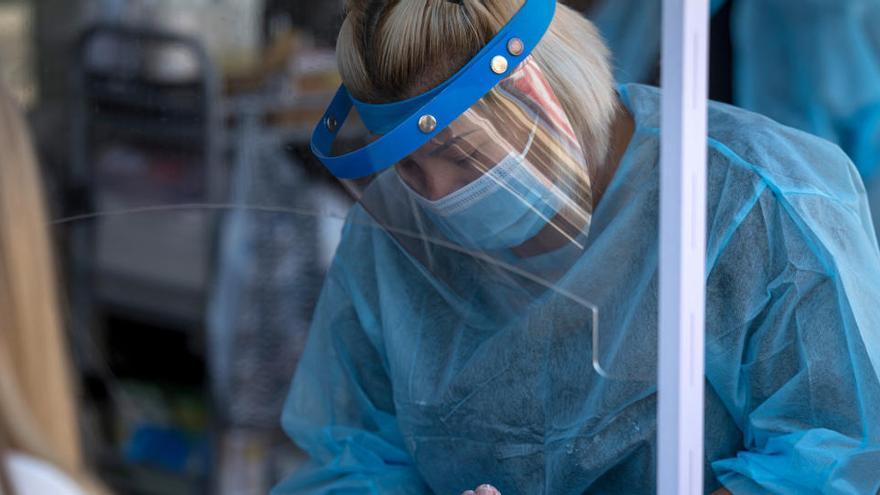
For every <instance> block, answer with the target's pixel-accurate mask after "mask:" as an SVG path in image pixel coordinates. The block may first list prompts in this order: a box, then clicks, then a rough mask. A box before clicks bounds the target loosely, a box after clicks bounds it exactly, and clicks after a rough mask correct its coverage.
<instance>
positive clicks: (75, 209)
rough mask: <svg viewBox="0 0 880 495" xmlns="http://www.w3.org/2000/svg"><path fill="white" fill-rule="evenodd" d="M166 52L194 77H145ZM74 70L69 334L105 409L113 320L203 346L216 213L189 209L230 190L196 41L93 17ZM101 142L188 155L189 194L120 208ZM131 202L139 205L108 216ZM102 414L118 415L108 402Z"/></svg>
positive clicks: (215, 85) (68, 182)
mask: <svg viewBox="0 0 880 495" xmlns="http://www.w3.org/2000/svg"><path fill="white" fill-rule="evenodd" d="M102 43H103V44H104V47H105V48H106V47H107V46H112V47H114V50H113V51H112V56H111V57H107V56H106V55H107V54H106V53H105V54H104V55H105V56H104V57H103V58H101V59H100V62H101V63H100V66H96V65H95V63H94V57H91V58H90V54H93V53H94V51H95V50H96V49H97V48H96V46H99V45H100V44H102ZM162 50H173V51H175V52H176V53H175V55H177V56H180V55H181V54H183V55H184V56H185V57H186V58H187V60H189V61H191V62H194V64H192V65H191V68H192V69H193V70H192V74H191V77H186V78H185V79H178V80H171V79H169V78H164V79H163V78H161V77H158V78H157V77H155V76H156V75H155V74H151V73H150V64H151V63H152V64H153V68H155V59H153V60H152V61H151V57H155V56H156V54H157V53H161V51H162ZM72 65H73V69H72V76H71V89H72V95H71V97H72V98H71V99H72V102H73V105H72V112H71V119H72V120H71V134H70V136H69V139H70V149H71V159H70V165H69V167H68V169H67V170H65V171H64V174H63V176H62V177H61V182H62V184H63V188H64V192H65V198H66V200H65V202H64V203H65V205H67V208H68V210H67V211H65V212H64V216H65V217H76V216H77V215H82V218H83V219H82V220H78V221H74V222H71V223H70V224H69V226H68V227H67V230H66V232H65V233H64V234H65V235H64V237H65V239H66V246H65V248H66V249H65V255H66V256H65V266H66V268H67V270H66V280H67V281H68V284H67V285H68V293H69V296H68V297H69V303H70V308H71V316H70V319H71V332H72V336H71V341H72V342H73V344H74V349H73V350H74V355H75V361H76V363H77V365H78V366H79V367H80V369H81V373H82V374H83V375H84V376H85V377H86V382H87V383H91V385H90V386H88V387H87V388H94V387H95V384H97V387H98V388H102V387H103V388H105V389H107V390H109V391H110V392H109V395H110V396H111V404H110V405H109V406H106V407H109V408H112V407H113V405H112V396H113V388H114V384H113V383H112V382H113V380H114V379H115V378H112V375H113V372H111V371H110V369H109V368H110V367H109V366H108V363H109V362H111V360H112V358H113V352H114V350H113V349H107V348H105V346H106V345H107V344H106V340H107V339H105V338H102V337H103V336H102V333H103V332H104V331H105V330H106V329H104V328H102V327H103V326H104V323H106V317H107V316H108V315H115V316H124V317H125V318H129V319H131V320H132V321H134V322H137V323H138V324H143V325H146V326H148V327H150V326H152V327H156V328H168V329H175V330H180V331H182V332H184V333H186V334H187V338H188V339H190V341H192V342H195V343H197V344H199V345H202V346H203V344H204V339H205V337H204V314H205V306H206V302H207V301H206V298H207V294H208V288H209V286H210V283H211V280H210V275H209V273H210V267H211V265H212V263H213V250H214V247H213V246H214V244H215V243H214V241H215V238H216V230H217V227H216V225H217V219H216V214H215V213H213V212H207V211H196V210H193V209H190V208H187V207H186V204H191V203H218V202H220V201H222V199H223V197H224V196H225V192H224V184H223V177H224V176H225V175H224V174H225V169H224V166H223V164H222V161H221V160H222V153H223V152H222V147H221V135H222V132H221V131H222V129H221V125H222V122H221V117H220V110H219V108H220V106H221V103H220V102H221V94H220V92H221V89H220V79H219V76H218V75H217V73H216V70H215V69H214V66H213V64H212V63H211V61H210V59H209V58H208V55H207V53H206V51H205V49H204V48H203V47H202V45H201V44H200V43H199V42H198V41H197V40H195V39H193V38H190V37H186V36H181V35H177V34H171V33H167V32H163V31H159V30H156V29H152V28H143V27H132V26H125V25H110V24H99V25H95V26H92V27H91V28H89V29H87V30H86V31H84V32H83V34H82V35H81V36H80V38H79V41H78V43H77V44H76V47H75V52H74V54H73V64H72ZM107 143H126V144H128V145H130V146H132V145H133V146H139V147H142V148H144V149H152V150H170V151H171V152H173V153H178V154H180V155H181V156H186V157H187V159H186V170H187V172H186V175H185V178H184V182H186V181H188V182H187V184H185V185H184V186H183V187H182V189H183V190H186V191H187V192H186V193H185V194H183V195H182V197H181V198H180V199H175V198H170V197H168V196H160V198H161V199H159V200H157V201H156V203H158V204H149V201H148V200H145V201H147V202H146V203H144V204H127V201H128V199H129V198H128V197H127V196H126V193H125V192H124V191H123V192H119V191H116V192H114V191H113V190H112V186H108V184H107V183H106V182H105V181H102V180H101V179H102V175H101V174H102V171H101V170H100V169H99V167H98V166H97V161H98V154H99V152H100V151H101V149H100V148H101V146H103V145H106V144H107ZM175 205H177V206H178V207H179V209H176V210H175V209H174V206H175ZM152 206H160V207H163V206H165V207H168V206H170V207H171V208H170V211H168V212H165V213H162V212H159V211H155V209H154V210H153V211H144V209H145V207H146V209H147V210H149V207H152ZM126 209H132V210H138V209H140V211H139V212H132V213H126V214H120V215H116V214H114V212H119V211H125V210H126ZM104 213H109V215H103V214H104ZM180 221H182V222H183V223H178V224H176V223H175V222H180ZM117 331H118V330H117ZM96 342H102V344H96ZM202 352H204V350H202ZM167 365H168V363H166V366H167ZM206 388H207V387H206ZM206 394H207V390H206ZM102 414H103V415H105V416H106V415H108V414H114V412H113V411H112V410H106V409H105V410H103V411H102V412H101V413H99V416H100V415H102ZM102 422H104V427H103V430H104V433H105V434H107V435H108V436H110V435H112V434H111V432H109V431H107V430H108V427H107V424H110V423H112V421H110V420H108V419H107V418H103V419H102ZM89 443H91V444H92V445H90V446H91V447H92V449H96V448H99V445H100V442H94V441H92V442H87V445H88V444H89ZM91 454H94V458H96V459H99V463H100V464H101V465H102V466H103V467H104V468H105V470H106V471H108V472H109V473H110V476H111V477H110V479H111V481H113V480H114V479H115V480H116V481H115V482H114V483H116V482H118V483H121V484H123V485H124V486H118V487H116V488H117V489H121V490H122V491H124V492H125V493H141V491H139V490H138V488H137V487H136V486H133V485H131V483H132V482H131V481H128V482H127V480H133V479H137V478H138V476H140V475H142V474H143V473H140V474H139V472H137V469H135V471H131V469H133V468H131V467H129V466H126V465H124V463H123V462H122V459H121V458H120V456H119V454H118V453H116V452H113V451H112V449H102V451H98V452H92V453H91ZM209 464H210V462H209ZM206 470H209V468H207V467H206ZM114 473H115V474H116V475H117V476H113V474H114ZM209 477H210V476H209V473H204V475H200V476H197V479H189V480H186V482H185V483H184V485H180V481H181V480H177V481H176V482H177V483H178V488H177V489H175V490H174V491H175V492H179V491H178V490H179V488H180V486H190V487H192V492H193V493H204V492H207V491H208V489H209V488H208V485H209V481H208V480H209ZM169 483H170V484H172V485H173V484H174V480H169ZM169 486H170V485H169Z"/></svg>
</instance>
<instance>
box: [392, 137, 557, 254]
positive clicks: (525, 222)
mask: <svg viewBox="0 0 880 495" xmlns="http://www.w3.org/2000/svg"><path fill="white" fill-rule="evenodd" d="M536 173H537V172H535V171H534V169H533V168H532V167H531V166H530V165H529V164H528V163H527V161H526V159H525V156H524V154H519V153H511V154H509V155H508V156H507V158H505V159H504V160H503V161H501V162H500V163H498V164H497V165H496V166H495V167H493V168H492V169H491V170H489V171H488V172H486V173H485V174H484V175H483V176H481V177H480V178H479V179H477V180H475V181H474V182H471V183H470V184H468V185H466V186H465V187H463V188H461V189H459V190H457V191H455V192H453V193H451V194H449V195H448V196H445V197H443V198H441V199H438V200H436V201H431V200H429V199H427V198H425V197H424V196H422V195H420V194H419V193H417V192H415V191H414V190H412V189H410V188H409V186H407V185H406V183H405V181H404V180H402V179H401V182H402V183H404V186H405V187H406V188H407V189H408V190H409V191H410V193H411V194H412V195H413V197H414V198H415V199H416V201H417V202H418V203H419V204H420V205H421V206H422V209H423V210H424V212H425V214H426V216H427V217H428V218H429V219H430V220H431V221H432V222H433V223H434V224H435V225H436V226H437V228H438V229H439V230H440V232H442V233H443V234H444V235H445V236H446V237H447V238H448V239H449V240H450V241H452V242H455V243H457V244H460V245H461V246H463V247H466V248H470V249H481V250H499V249H508V248H512V247H516V246H519V245H520V244H522V243H524V242H525V241H527V240H529V239H531V238H532V237H535V236H536V235H537V234H538V232H540V231H541V229H543V228H544V227H546V226H547V224H548V223H549V222H550V221H551V220H552V219H553V217H554V216H555V215H556V214H557V212H558V211H559V208H560V205H561V204H562V202H563V201H562V194H561V193H560V191H558V190H556V188H554V187H553V186H551V185H548V184H546V183H545V182H544V181H542V180H541V179H540V178H538V177H537V176H536V175H535V174H536Z"/></svg>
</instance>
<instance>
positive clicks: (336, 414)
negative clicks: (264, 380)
mask: <svg viewBox="0 0 880 495" xmlns="http://www.w3.org/2000/svg"><path fill="white" fill-rule="evenodd" d="M621 97H622V100H623V101H624V103H625V104H626V106H627V107H628V108H629V109H630V111H631V112H632V113H633V115H634V117H635V120H636V123H637V126H638V127H637V131H636V134H635V135H634V136H633V139H632V141H631V143H630V144H629V147H628V149H627V151H626V154H625V156H624V158H623V160H622V163H621V164H620V167H619V170H618V171H617V173H616V175H615V176H614V178H613V180H612V182H611V184H610V185H609V187H608V189H607V191H606V192H605V194H604V196H603V198H602V200H601V202H600V203H599V204H598V206H597V208H596V210H595V211H594V216H593V222H592V227H591V229H590V231H589V234H588V236H587V238H586V240H585V242H586V249H585V250H584V252H583V253H582V255H581V256H580V257H579V259H578V260H577V261H576V262H575V263H574V264H573V266H571V268H570V269H569V270H568V271H567V273H565V274H564V275H562V276H561V277H560V278H559V280H558V281H557V282H556V283H555V284H554V286H553V290H551V291H549V292H548V293H547V294H545V296H543V297H542V298H540V299H535V300H534V301H532V303H531V304H530V305H529V306H528V307H526V308H523V309H522V311H524V312H525V315H526V316H525V317H524V318H521V319H497V318H496V317H495V315H494V314H493V310H492V309H493V305H492V303H491V301H490V299H487V298H485V297H483V296H485V294H484V293H483V292H481V285H484V284H487V283H488V282H487V281H486V280H485V279H481V278H479V277H475V276H474V270H476V269H478V266H479V265H478V263H477V262H476V261H475V260H468V259H467V258H466V256H464V255H463V254H461V253H458V254H456V252H447V253H446V256H448V258H447V259H444V256H443V253H444V252H443V251H437V252H435V254H436V255H437V258H435V259H434V261H435V262H436V263H438V264H443V263H447V264H449V266H455V267H458V269H457V271H455V272H454V273H456V274H457V275H458V281H460V282H463V283H464V284H466V285H469V286H471V290H472V293H471V294H472V297H471V298H470V299H466V294H465V293H463V292H459V293H457V294H456V297H458V298H459V299H457V301H458V303H460V304H463V305H465V306H466V307H469V308H470V309H471V312H472V313H473V314H474V315H475V317H476V318H475V319H474V320H473V321H472V322H471V324H469V325H467V326H462V327H456V326H454V325H450V318H453V323H454V318H457V317H458V315H460V311H461V308H458V309H457V310H456V311H450V305H451V304H452V301H453V299H451V298H450V299H447V298H444V297H438V295H439V294H440V293H441V292H442V291H443V288H442V285H443V284H437V283H435V281H434V280H432V278H431V277H430V276H428V274H430V272H427V271H426V270H424V266H423V263H422V262H421V261H418V260H416V259H414V258H413V257H412V256H411V255H410V254H409V252H408V251H407V250H404V249H401V247H400V245H399V244H398V243H397V242H396V241H395V240H394V239H393V238H392V237H391V236H390V235H388V232H387V231H385V230H383V229H380V228H376V227H375V226H372V225H371V223H370V222H369V219H368V218H366V217H367V215H366V213H365V212H364V210H363V209H362V208H360V207H355V208H354V209H353V210H352V212H351V214H350V218H349V221H348V224H347V227H346V229H345V231H344V237H343V241H342V244H341V245H340V248H339V250H338V252H337V255H336V259H335V261H334V263H333V266H332V268H331V272H330V274H329V276H328V278H327V280H326V282H325V286H324V289H323V294H322V296H321V299H320V302H319V304H318V309H317V312H316V315H315V319H314V322H313V326H312V330H311V334H310V336H309V341H308V343H307V347H306V351H305V355H304V356H303V358H302V361H301V363H300V366H299V369H298V371H297V374H296V378H295V380H294V383H293V385H292V388H291V392H290V395H289V397H288V400H287V403H286V407H285V411H284V415H283V424H284V428H285V430H286V431H287V432H288V434H289V435H290V436H291V437H292V438H293V439H294V440H295V441H296V442H297V443H298V444H299V445H300V446H301V447H302V448H303V449H304V450H305V451H306V452H307V453H308V454H309V455H310V457H311V464H310V465H309V466H308V467H307V468H304V469H303V470H302V471H300V472H298V473H295V474H293V475H292V476H291V477H290V478H289V479H288V480H287V481H285V482H283V483H282V484H280V485H279V486H277V487H276V488H275V490H274V492H273V493H274V494H275V495H283V494H325V493H365V494H366V493H403V494H428V493H436V494H458V493H461V492H462V491H463V490H465V489H469V488H473V487H474V486H476V485H478V484H481V483H491V484H493V485H494V486H496V487H498V488H499V489H500V490H501V492H502V493H504V494H505V495H515V494H529V495H533V494H576V493H577V494H580V493H654V492H655V490H656V483H655V478H654V473H655V468H656V445H655V438H656V433H657V425H656V405H657V401H656V385H655V383H654V382H653V381H638V380H620V379H615V378H613V377H612V378H608V377H604V376H602V375H601V374H599V373H596V371H595V367H593V366H591V362H590V360H589V359H584V355H585V354H590V353H591V349H592V346H593V341H592V338H591V337H592V333H593V332H591V331H590V330H591V329H590V325H589V323H588V322H589V321H590V319H589V317H590V315H589V314H588V313H589V311H586V308H585V307H583V306H579V305H573V304H571V299H570V297H568V296H567V295H566V294H569V293H574V294H576V295H577V296H578V297H581V298H583V299H585V300H589V301H591V302H592V303H593V304H595V307H596V308H598V314H599V321H600V324H599V325H600V327H601V329H602V332H603V334H604V335H605V336H606V338H611V337H609V336H620V337H619V338H620V340H619V341H618V342H617V344H618V345H617V346H613V345H611V346H607V348H608V349H612V348H613V349H617V350H618V352H619V353H620V354H621V355H626V356H631V357H633V356H634V357H635V358H636V361H633V360H629V361H628V363H630V364H633V365H636V364H637V362H638V361H642V362H644V363H651V362H653V361H656V352H655V351H656V343H655V341H656V325H657V321H656V319H657V309H658V308H657V270H658V263H659V262H660V261H659V260H658V223H657V221H658V218H657V216H658V213H657V212H658V200H659V184H658V181H659V178H658V168H659V164H658V161H659V157H658V151H659V129H658V128H659V125H660V118H659V104H660V98H659V93H658V92H657V91H656V90H655V89H652V88H648V87H644V86H638V85H630V86H626V87H624V88H622V90H621ZM709 128H710V139H709V143H708V144H709V167H708V186H709V189H708V192H709V194H708V200H709V201H708V207H709V209H708V217H707V221H708V240H707V313H706V387H705V391H706V405H705V411H706V434H705V459H704V469H705V474H706V476H705V480H706V482H705V483H706V486H705V488H706V491H707V492H711V491H713V490H715V489H717V488H719V487H720V486H722V485H724V486H726V487H728V488H729V489H730V490H731V491H732V492H733V493H736V494H738V495H739V494H751V493H755V494H758V493H768V492H771V493H783V494H809V493H817V494H818V493H823V494H867V493H876V492H877V490H878V489H880V470H878V469H877V466H878V465H880V421H878V419H877V414H876V411H878V410H880V378H878V372H877V370H878V364H880V312H878V311H877V310H876V306H877V301H878V300H880V251H878V246H877V243H876V241H875V240H874V239H875V234H874V231H873V228H872V227H871V224H870V218H869V213H868V205H867V202H866V198H865V189H864V187H863V185H862V182H861V180H860V179H859V176H858V174H857V172H856V170H855V168H854V167H853V166H852V165H851V163H850V162H849V160H848V159H847V157H846V156H845V155H844V153H843V152H842V151H841V150H840V149H839V148H838V147H836V146H834V145H832V144H830V143H827V142H825V141H822V140H819V139H817V138H815V137H812V136H809V135H807V134H804V133H802V132H800V131H796V130H793V129H790V128H787V127H783V126H780V125H778V124H775V123H773V122H771V121H769V120H768V119H765V118H763V117H760V116H757V115H755V114H751V113H747V112H744V111H741V110H737V109H734V108H732V107H728V106H722V105H717V104H716V105H712V106H711V107H710V117H709ZM444 284H445V282H444ZM480 316H485V318H481V317H480ZM639 336H640V337H641V338H637V337H639ZM646 366H653V364H646Z"/></svg>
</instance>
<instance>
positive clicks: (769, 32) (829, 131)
mask: <svg viewBox="0 0 880 495" xmlns="http://www.w3.org/2000/svg"><path fill="white" fill-rule="evenodd" d="M732 16H733V19H732V24H733V26H732V32H733V38H734V39H733V44H734V52H735V54H736V60H735V63H736V66H735V78H736V79H735V86H734V87H735V99H736V104H737V105H739V106H741V107H743V108H747V109H749V110H754V111H756V112H760V113H762V114H764V115H767V116H769V117H771V118H773V119H776V120H778V121H780V122H782V123H784V124H786V125H790V126H793V127H797V128H798V129H802V130H805V131H807V132H810V133H812V134H815V135H817V136H820V137H823V138H825V139H828V140H830V141H833V142H835V143H838V144H840V145H841V147H842V148H843V149H844V151H846V152H847V154H849V156H850V158H852V160H853V162H855V164H856V166H857V167H858V169H859V172H861V174H862V176H863V177H864V178H865V179H870V178H872V177H873V175H874V174H875V173H876V172H877V169H878V168H880V0H737V2H736V4H735V9H734V11H733V13H732Z"/></svg>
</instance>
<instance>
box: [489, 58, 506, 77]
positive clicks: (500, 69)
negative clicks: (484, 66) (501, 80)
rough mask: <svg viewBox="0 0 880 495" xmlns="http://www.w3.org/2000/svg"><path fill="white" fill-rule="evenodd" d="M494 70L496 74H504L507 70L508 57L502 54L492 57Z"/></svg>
mask: <svg viewBox="0 0 880 495" xmlns="http://www.w3.org/2000/svg"><path fill="white" fill-rule="evenodd" d="M491 67H492V72H494V73H496V74H499V75H501V74H504V73H505V72H507V59H506V58H504V57H502V56H501V55H496V56H494V57H492V63H491Z"/></svg>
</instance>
